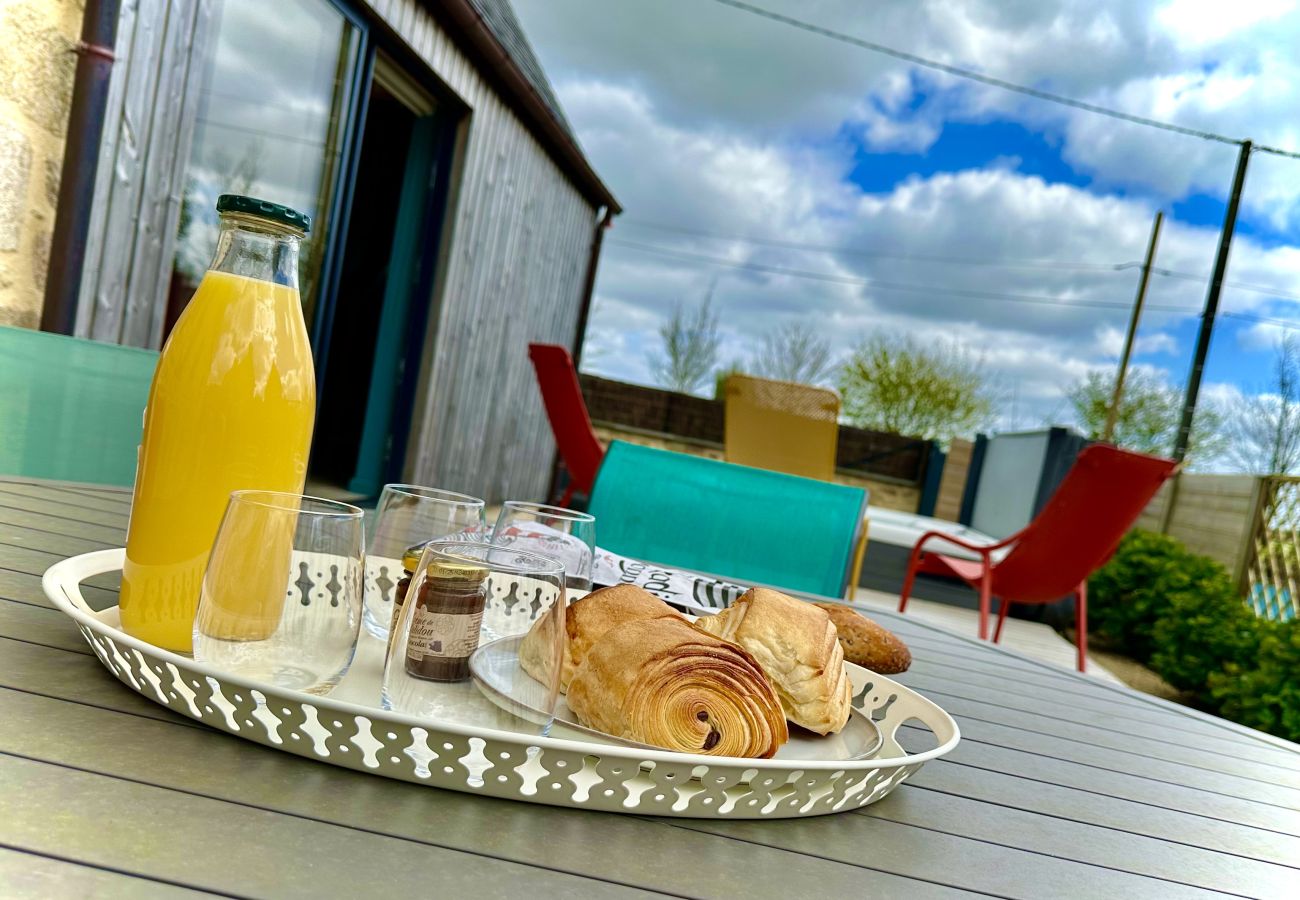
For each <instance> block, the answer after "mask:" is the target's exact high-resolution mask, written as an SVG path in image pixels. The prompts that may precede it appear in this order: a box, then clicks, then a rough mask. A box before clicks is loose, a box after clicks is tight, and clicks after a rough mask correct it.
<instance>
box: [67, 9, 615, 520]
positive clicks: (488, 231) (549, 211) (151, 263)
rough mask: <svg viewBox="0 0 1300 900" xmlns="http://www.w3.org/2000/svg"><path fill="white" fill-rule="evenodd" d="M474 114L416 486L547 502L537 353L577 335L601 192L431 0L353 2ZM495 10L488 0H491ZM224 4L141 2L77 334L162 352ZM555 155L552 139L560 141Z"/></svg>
mask: <svg viewBox="0 0 1300 900" xmlns="http://www.w3.org/2000/svg"><path fill="white" fill-rule="evenodd" d="M352 5H353V6H354V7H355V8H356V9H357V10H359V11H360V12H362V13H367V12H368V13H369V15H367V16H366V18H368V19H370V20H372V21H374V22H375V27H377V28H380V29H382V30H384V31H387V32H390V33H391V34H392V35H395V36H396V38H397V39H398V40H399V41H400V42H401V43H403V44H405V45H406V47H407V48H408V49H409V50H410V51H411V53H412V54H413V55H414V56H415V57H417V58H418V59H419V60H420V61H422V62H423V64H424V65H425V66H427V73H426V74H431V75H432V76H433V78H434V79H436V80H437V81H439V82H441V84H442V85H443V86H444V87H445V88H446V91H447V92H448V93H450V94H451V95H454V98H455V100H457V101H459V104H460V105H462V106H463V107H464V114H463V116H462V117H461V119H460V122H459V132H458V136H457V137H458V139H457V150H456V154H455V159H454V163H453V165H454V169H453V174H452V178H451V186H450V194H449V198H448V201H447V209H446V212H445V218H444V222H443V227H442V233H441V237H440V243H439V246H430V247H426V248H424V252H425V253H427V254H430V255H435V256H437V257H438V263H437V266H436V272H435V280H434V287H433V290H432V293H431V295H430V296H428V297H426V298H421V301H422V302H426V303H428V304H429V313H430V314H429V316H428V317H427V321H428V323H429V324H428V330H427V333H426V335H425V340H424V344H423V353H422V358H421V371H420V377H419V386H418V389H417V395H416V400H415V404H414V410H413V413H412V416H413V421H412V423H411V424H412V427H411V429H410V439H409V441H408V446H407V448H406V456H405V472H404V475H405V478H406V479H407V480H409V481H413V482H416V483H420V484H428V485H436V486H438V487H442V488H447V489H451V490H456V491H462V492H465V493H470V494H474V495H476V496H480V497H483V498H484V499H486V500H488V501H489V502H496V501H499V500H502V499H504V498H507V497H509V498H520V499H543V495H544V493H545V491H546V489H547V486H548V482H549V478H550V471H551V463H552V460H553V455H554V443H553V440H552V437H551V432H550V428H549V425H548V423H547V419H546V414H545V411H544V409H543V407H542V403H541V397H540V394H539V393H538V390H537V387H536V384H535V380H534V377H533V373H532V369H531V366H530V364H529V360H528V355H527V345H528V343H529V342H530V341H546V342H553V343H560V344H564V345H566V346H571V345H573V344H574V341H575V337H576V332H577V329H578V327H579V320H580V317H581V315H582V305H583V301H584V290H585V287H586V277H587V270H588V264H589V259H590V253H591V248H592V242H593V240H594V235H595V229H596V224H597V221H598V217H599V214H600V209H599V208H598V202H599V201H597V200H593V199H592V192H591V191H590V190H586V191H584V190H583V189H581V188H580V187H579V186H578V185H577V184H575V181H574V179H573V178H572V177H571V173H570V171H568V170H566V169H565V168H562V167H561V164H560V163H558V162H557V160H556V157H555V156H554V155H553V154H552V152H551V150H550V149H548V146H547V145H544V144H543V142H542V140H539V138H538V136H537V135H536V134H535V133H534V130H533V128H532V127H530V125H529V123H527V122H526V121H525V120H524V119H523V118H521V115H520V114H518V113H517V112H516V109H517V106H516V105H514V104H512V103H511V102H510V101H509V99H508V98H507V97H506V96H505V95H504V92H505V91H506V89H507V88H505V87H500V86H501V85H502V82H501V81H500V79H499V78H497V77H496V74H499V73H494V72H493V71H492V69H493V66H495V65H497V64H498V63H496V62H494V61H491V60H485V59H484V58H483V57H482V54H480V53H475V55H474V56H471V55H470V52H474V51H469V52H467V49H468V47H467V45H463V43H462V42H461V41H460V40H459V39H458V37H455V36H453V34H452V33H450V32H449V31H448V28H447V27H445V26H444V23H443V22H442V21H441V13H438V14H437V16H435V14H434V13H431V12H430V7H431V8H433V9H438V7H437V6H436V5H435V4H430V3H427V2H420V0H352ZM480 7H481V4H480ZM214 8H215V4H214V0H126V2H124V4H123V13H122V19H121V22H120V27H119V41H118V55H119V62H118V65H117V67H116V69H115V73H114V81H113V84H112V94H111V96H110V100H109V109H108V115H107V120H106V123H105V129H104V139H103V145H102V147H101V152H100V166H99V174H98V177H97V184H96V194H95V198H94V205H93V213H92V215H93V221H92V226H91V234H90V236H89V242H88V262H87V265H86V269H85V272H84V275H83V284H82V294H81V300H80V303H79V306H78V322H77V334H78V335H80V336H82V337H90V338H94V339H97V340H103V341H111V342H115V343H122V344H132V345H135V346H140V347H155V348H156V347H158V346H159V345H160V343H161V341H162V333H163V328H164V319H165V311H166V303H167V297H166V293H167V291H166V286H167V281H168V278H169V276H170V272H171V263H172V256H173V253H174V246H175V235H176V230H177V220H178V212H179V209H178V207H179V197H180V195H181V193H182V181H183V176H184V172H185V166H186V162H187V160H188V158H189V153H190V142H191V135H192V132H193V127H194V124H193V117H194V114H195V113H194V109H193V106H194V101H193V93H194V92H193V81H194V78H195V73H196V71H197V70H198V69H199V68H200V66H199V64H198V59H199V57H200V54H201V53H202V52H203V51H202V48H203V47H204V46H205V45H206V42H207V41H208V40H210V37H211V36H210V34H208V33H207V32H209V31H210V29H211V28H212V27H214V26H213V25H212V23H213V20H214V16H213V15H212V13H213V10H214ZM551 147H552V149H553V144H552V145H551Z"/></svg>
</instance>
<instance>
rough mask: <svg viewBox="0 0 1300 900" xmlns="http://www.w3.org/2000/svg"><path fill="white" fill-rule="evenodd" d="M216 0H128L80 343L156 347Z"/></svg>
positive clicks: (90, 241)
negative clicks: (89, 340)
mask: <svg viewBox="0 0 1300 900" xmlns="http://www.w3.org/2000/svg"><path fill="white" fill-rule="evenodd" d="M213 8H214V2H213V0H129V2H127V3H125V4H123V9H122V15H121V19H120V20H119V22H118V37H117V48H116V55H117V62H116V63H115V65H114V72H113V80H112V83H111V85H110V88H109V100H108V108H107V110H106V118H105V123H104V125H105V127H104V136H103V139H102V142H101V145H100V153H99V169H98V172H97V174H96V178H95V193H94V197H93V199H92V208H91V226H90V231H89V234H88V235H87V247H86V265H85V268H84V270H83V274H82V282H81V293H80V297H79V301H78V305H77V326H76V333H77V335H78V336H80V337H88V338H93V339H95V340H98V341H109V342H112V343H118V344H128V345H131V346H134V347H154V348H156V347H158V346H159V345H160V344H161V342H162V326H163V319H164V316H165V313H166V303H167V285H168V279H169V277H170V275H171V262H172V252H173V249H174V247H175V241H176V227H177V220H178V217H179V215H180V196H181V190H182V184H183V179H184V176H185V166H186V163H187V162H188V161H189V155H190V141H191V138H192V136H193V132H194V117H195V112H196V105H197V100H198V94H197V91H196V90H195V87H196V85H195V82H196V80H197V78H198V69H199V65H198V63H199V61H200V60H201V59H202V53H201V52H200V50H201V47H202V42H203V41H204V40H205V39H206V36H207V34H208V32H209V31H210V30H211V29H210V28H209V23H210V22H211V20H212V12H213Z"/></svg>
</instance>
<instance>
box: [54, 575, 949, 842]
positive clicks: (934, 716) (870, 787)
mask: <svg viewBox="0 0 1300 900" xmlns="http://www.w3.org/2000/svg"><path fill="white" fill-rule="evenodd" d="M124 555H125V551H124V550H121V549H117V550H100V551H98V552H95V553H86V554H83V555H81V556H75V557H72V558H71V559H67V560H64V561H63V562H61V563H58V564H56V565H54V566H52V567H51V568H50V569H49V570H48V571H47V572H46V573H45V577H44V579H43V586H44V588H45V593H46V594H47V595H48V596H49V598H50V600H51V601H52V602H53V603H54V604H55V605H56V606H57V607H58V608H59V609H60V610H62V611H63V612H65V613H67V614H68V615H69V616H71V617H72V619H73V620H74V621H75V622H76V623H77V627H78V628H79V629H80V630H81V633H82V635H83V636H84V637H85V638H86V641H87V643H89V644H90V647H91V649H92V650H94V652H95V655H96V656H98V657H99V659H100V661H101V662H102V663H103V664H104V665H105V666H106V667H107V668H108V669H109V671H111V672H112V673H113V674H114V675H115V676H117V678H118V680H120V681H121V682H123V683H124V684H126V685H127V686H128V687H130V688H131V689H132V690H134V691H136V692H137V693H139V694H141V695H143V696H145V697H147V698H148V699H150V700H153V701H154V702H156V703H160V704H162V705H163V706H166V707H168V708H170V709H172V710H174V711H176V712H178V713H182V714H183V715H186V716H189V717H190V718H192V719H197V720H199V721H201V722H204V723H206V724H208V725H211V726H213V727H214V728H219V729H221V730H223V731H227V732H230V733H231V734H235V735H238V736H239V737H242V738H245V739H247V740H250V741H256V742H257V743H260V744H265V745H267V746H269V747H274V748H276V749H279V750H285V751H288V752H290V753H296V754H298V755H299V756H305V757H308V758H310V759H317V760H321V761H323V762H328V763H332V764H333V765H337V766H343V767H345V768H349V769H356V770H358V771H361V772H371V773H374V774H377V775H384V776H387V777H389V778H397V779H401V780H403V781H410V782H414V783H416V784H427V785H431V786H433V787H440V788H448V789H450V790H457V791H465V792H467V793H476V794H485V795H488V796H493V797H506V798H509V799H513V800H524V801H527V802H531V803H546V804H550V805H553V806H570V807H578V808H583V809H599V810H604V811H606V812H625V813H636V814H638V815H662V816H683V817H689V818H736V819H759V818H772V819H779V818H791V817H795V816H815V815H823V814H826V813H832V812H840V811H843V810H847V809H855V808H858V807H862V806H866V805H867V804H869V803H874V802H875V801H877V800H879V799H880V798H882V797H884V796H886V795H887V794H888V793H889V792H890V791H891V790H893V789H894V788H895V787H897V786H898V785H899V784H901V783H902V782H903V781H905V780H906V779H907V778H909V777H911V775H912V774H913V773H915V772H916V771H917V770H918V769H920V768H921V766H922V765H923V764H924V763H925V762H927V761H929V760H931V759H935V758H937V757H939V756H942V755H944V754H945V753H947V752H949V751H950V750H952V748H953V747H955V746H956V745H957V742H958V740H959V739H960V734H959V732H958V729H957V723H956V722H954V721H953V720H952V717H951V716H949V715H948V714H947V713H946V712H944V711H943V710H942V709H940V708H939V707H938V706H937V705H936V704H934V703H933V702H931V701H930V700H927V699H926V698H924V697H922V696H921V695H920V694H917V693H916V692H915V691H912V690H910V689H909V688H906V687H904V686H903V685H901V684H899V683H897V682H895V681H892V680H891V679H889V678H885V677H884V676H882V675H877V674H876V673H874V672H871V671H868V670H867V669H863V668H861V667H859V666H855V665H851V664H849V665H848V670H849V675H850V678H851V680H852V682H853V692H854V697H853V705H854V707H855V708H857V709H858V710H860V711H861V712H863V713H864V714H866V715H868V716H870V717H871V718H872V719H873V720H874V721H875V724H876V726H877V728H878V729H879V731H880V734H881V738H882V741H881V748H880V750H879V751H878V752H877V753H876V754H875V756H874V757H872V758H869V759H855V760H808V759H798V760H781V759H738V758H732V757H717V756H698V755H694V754H688V753H674V752H671V751H667V750H649V749H642V748H639V747H626V746H617V745H612V744H606V743H596V742H593V741H588V740H581V739H568V738H565V737H556V736H552V737H538V736H536V735H531V734H523V733H518V732H512V731H506V730H501V729H496V728H485V727H474V726H469V725H461V724H458V723H453V722H444V721H437V720H427V719H418V718H414V717H412V716H407V715H402V714H400V713H396V712H390V711H386V710H384V709H381V708H378V707H377V706H373V705H367V703H366V702H365V700H364V698H365V697H367V696H370V695H371V690H370V689H371V688H372V687H373V697H374V701H373V702H374V703H377V702H378V680H377V676H376V674H375V671H376V670H377V666H378V665H379V664H380V663H382V653H383V650H382V643H381V642H380V641H378V640H376V639H374V638H371V637H369V636H368V635H366V634H365V632H364V629H363V636H362V640H361V644H360V645H359V647H358V652H357V658H356V660H355V661H354V663H353V666H352V670H351V671H350V672H349V673H348V676H347V677H346V678H345V679H344V680H343V682H342V683H341V684H340V685H339V686H338V688H336V689H335V691H334V693H333V694H332V695H331V696H329V697H317V696H313V695H311V694H305V693H301V692H298V691H288V690H283V689H280V688H275V687H272V686H270V685H266V684H262V683H259V682H254V681H249V680H247V679H244V678H240V677H238V676H235V675H231V674H228V673H224V672H220V671H217V670H215V669H212V668H210V667H208V666H205V665H203V664H201V663H197V662H195V661H194V660H193V659H190V658H189V657H186V656H182V655H179V654H176V653H171V652H169V651H167V650H162V649H160V648H158V647H154V646H153V645H151V644H146V643H144V642H143V641H140V640H137V639H136V638H133V637H131V636H130V635H128V634H125V633H124V632H123V631H121V629H120V628H119V627H117V626H118V615H117V608H116V607H112V608H110V609H107V610H103V611H100V612H96V611H95V610H93V609H92V608H91V607H90V606H89V605H88V604H87V603H86V601H85V598H84V597H83V596H82V594H81V582H83V581H85V580H86V579H87V578H90V577H92V576H95V575H100V574H103V573H106V572H114V571H119V570H120V569H121V568H122V560H123V557H124ZM343 697H351V698H354V700H360V701H361V702H353V701H349V700H345V699H341V698H343ZM905 721H906V722H909V724H919V725H921V726H923V727H924V728H927V729H928V730H929V731H931V732H932V733H933V736H932V740H933V741H934V743H935V744H936V746H934V747H933V748H932V749H929V750H927V751H925V752H923V753H915V754H909V753H908V752H907V751H905V750H904V749H903V748H902V746H901V745H900V744H899V743H898V740H897V733H898V729H899V726H901V725H902V724H903V723H904V722H905Z"/></svg>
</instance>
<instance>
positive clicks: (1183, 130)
mask: <svg viewBox="0 0 1300 900" xmlns="http://www.w3.org/2000/svg"><path fill="white" fill-rule="evenodd" d="M713 2H714V3H718V4H720V5H722V6H729V7H731V8H732V9H737V10H740V11H742V12H747V13H750V14H752V15H755V16H760V17H762V18H764V19H770V20H771V21H773V22H780V23H781V24H783V25H789V26H790V27H792V28H798V29H800V30H801V31H807V32H809V33H811V34H817V35H821V36H822V37H825V38H830V39H831V40H834V41H839V42H841V43H844V44H851V45H853V46H855V47H860V48H862V49H863V50H870V51H872V52H873V53H880V54H883V55H885V56H892V57H893V58H894V59H900V60H902V61H904V62H908V63H911V64H912V65H914V66H921V67H923V68H926V69H933V70H935V71H936V72H943V73H945V74H948V75H953V76H955V77H957V78H965V79H967V80H968V81H977V82H979V83H980V84H987V85H989V86H990V87H996V88H1001V89H1002V90H1004V91H1012V92H1013V93H1017V94H1023V95H1024V96H1026V97H1033V98H1034V99H1036V100H1045V101H1047V102H1049V103H1057V104H1060V105H1061V106H1069V107H1073V108H1074V109H1080V110H1083V111H1084V112H1090V113H1095V114H1097V115H1101V116H1109V117H1110V118H1112V119H1119V120H1120V121H1124V122H1129V123H1132V124H1134V125H1144V126H1146V127H1147V128H1158V129H1160V130H1161V131H1170V132H1173V133H1174V134H1182V135H1186V136H1188V137H1195V138H1200V139H1201V140H1205V141H1217V142H1218V143H1221V144H1232V145H1234V146H1238V147H1239V146H1241V145H1242V144H1243V143H1245V139H1243V138H1233V137H1228V136H1227V135H1223V134H1216V133H1215V132H1213V131H1202V130H1201V129H1199V128H1188V127H1187V126H1185V125H1176V124H1174V123H1173V122H1164V121H1161V120H1160V119H1152V118H1149V117H1147V116H1139V115H1136V114H1134V113H1128V112H1124V111H1122V110H1118V109H1111V108H1110V107H1106V106H1099V105H1097V104H1095V103H1088V102H1086V101H1083V100H1076V99H1074V98H1073V97H1066V96H1064V95H1063V94H1056V93H1053V92H1051V91H1044V90H1040V89H1039V88H1033V87H1028V86H1026V85H1023V84H1016V83H1015V82H1013V81H1006V80H1005V79H1002V78H995V77H993V76H992V75H985V74H984V73H982V72H976V71H975V70H973V69H964V68H962V67H961V66H954V65H949V64H948V63H943V62H939V61H938V60H934V59H926V58H925V57H923V56H917V55H916V54H915V53H908V52H907V51H905V50H898V49H895V48H894V47H887V46H885V45H884V44H877V43H876V42H875V41H868V40H864V39H863V38H860V37H854V36H853V35H851V34H844V33H843V32H840V31H834V30H832V29H830V28H824V27H823V26H821V25H816V24H814V23H812V22H807V21H804V20H803V19H796V18H794V17H793V16H787V15H783V14H781V13H778V12H773V11H772V10H770V9H765V8H763V7H761V6H755V5H753V4H752V3H745V2H743V0H713ZM1252 150H1253V151H1254V152H1256V153H1271V154H1273V155H1275V156H1285V157H1289V158H1291V159H1300V151H1296V150H1286V149H1282V148H1279V147H1268V146H1264V145H1262V144H1255V145H1254V146H1253V147H1252Z"/></svg>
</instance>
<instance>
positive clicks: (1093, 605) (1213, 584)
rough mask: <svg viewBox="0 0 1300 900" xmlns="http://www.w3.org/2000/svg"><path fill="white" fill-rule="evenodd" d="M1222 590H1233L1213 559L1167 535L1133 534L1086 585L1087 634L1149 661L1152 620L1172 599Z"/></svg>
mask: <svg viewBox="0 0 1300 900" xmlns="http://www.w3.org/2000/svg"><path fill="white" fill-rule="evenodd" d="M1225 589H1226V590H1227V591H1228V592H1229V593H1230V592H1231V580H1230V579H1229V578H1228V573H1227V571H1226V570H1225V569H1224V568H1223V566H1221V565H1219V564H1218V563H1216V562H1215V561H1214V560H1212V559H1209V558H1207V557H1204V556H1197V555H1196V554H1194V553H1191V552H1189V551H1188V550H1187V548H1186V547H1184V546H1183V545H1182V543H1180V542H1179V541H1177V540H1175V539H1174V538H1171V537H1168V536H1167V535H1163V534H1154V533H1152V532H1149V531H1131V532H1129V533H1128V534H1127V535H1125V536H1124V539H1123V540H1122V541H1120V545H1119V549H1118V550H1116V551H1115V555H1114V556H1113V557H1111V560H1110V562H1108V563H1106V565H1105V566H1103V567H1102V568H1101V569H1099V570H1098V571H1097V572H1096V573H1095V574H1094V575H1093V576H1092V578H1091V579H1089V581H1088V630H1089V631H1091V632H1094V633H1096V634H1097V635H1099V636H1100V637H1102V638H1104V639H1107V640H1109V641H1111V642H1113V643H1114V644H1116V645H1118V646H1119V648H1120V649H1122V650H1123V651H1124V652H1125V653H1128V654H1129V655H1130V656H1132V657H1133V658H1134V659H1137V660H1139V661H1141V662H1147V661H1148V660H1150V659H1151V657H1152V656H1153V655H1154V653H1155V652H1156V639H1155V626H1156V622H1158V621H1159V620H1160V619H1161V618H1163V617H1164V616H1165V615H1166V614H1167V613H1168V610H1169V607H1170V605H1171V604H1172V602H1173V599H1174V597H1175V596H1180V595H1185V594H1193V595H1217V594H1219V593H1220V591H1221V590H1225Z"/></svg>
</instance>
